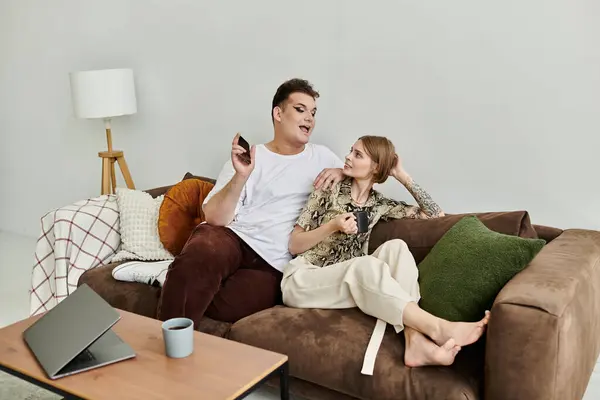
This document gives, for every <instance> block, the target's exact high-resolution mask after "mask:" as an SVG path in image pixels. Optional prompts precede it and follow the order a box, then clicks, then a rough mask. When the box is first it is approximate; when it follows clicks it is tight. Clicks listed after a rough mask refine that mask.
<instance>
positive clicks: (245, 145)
mask: <svg viewBox="0 0 600 400" xmlns="http://www.w3.org/2000/svg"><path fill="white" fill-rule="evenodd" d="M238 144H239V145H240V146H242V147H243V148H244V150H246V152H245V153H243V154H239V155H238V157H239V158H240V160H242V161H243V162H244V163H245V164H250V163H251V159H250V145H249V144H248V142H247V141H246V139H244V138H243V137H242V136H240V137H239V138H238Z"/></svg>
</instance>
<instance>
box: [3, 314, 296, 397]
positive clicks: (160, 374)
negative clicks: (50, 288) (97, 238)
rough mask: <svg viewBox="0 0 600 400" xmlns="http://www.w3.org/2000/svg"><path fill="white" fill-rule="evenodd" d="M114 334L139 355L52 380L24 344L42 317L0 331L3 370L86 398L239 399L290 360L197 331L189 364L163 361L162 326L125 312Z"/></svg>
mask: <svg viewBox="0 0 600 400" xmlns="http://www.w3.org/2000/svg"><path fill="white" fill-rule="evenodd" d="M117 311H118V312H119V313H120V315H121V319H120V320H119V322H117V323H116V324H115V325H114V326H113V328H112V329H113V331H114V332H115V333H116V334H117V335H119V337H120V338H121V339H122V340H123V341H124V342H126V343H127V344H129V345H130V346H131V347H132V348H133V350H134V351H135V353H136V357H135V358H133V359H129V360H125V361H120V362H117V363H114V364H110V365H107V366H104V367H99V368H96V369H93V370H90V371H85V372H81V373H78V374H75V375H71V376H67V377H64V378H59V379H56V380H51V379H48V377H47V375H46V373H45V372H44V370H43V369H42V368H41V367H40V365H39V364H38V362H37V360H36V359H35V357H34V356H33V353H32V352H31V351H30V350H29V347H28V346H27V344H26V343H25V341H24V340H23V331H25V329H26V328H27V327H29V326H30V325H31V324H32V323H33V322H35V321H36V320H37V319H38V318H40V317H41V315H37V316H34V317H31V318H27V319H25V320H22V321H19V322H17V323H15V324H13V325H10V326H7V327H5V328H2V329H0V365H3V366H4V367H7V368H8V369H10V370H13V371H17V372H20V373H22V374H24V375H28V376H30V377H32V378H34V379H36V380H38V381H41V382H44V383H47V384H49V385H51V386H53V387H56V388H58V389H60V390H63V391H65V392H68V393H71V394H74V395H77V396H79V397H82V398H93V399H114V398H115V394H117V393H127V397H128V398H133V399H159V398H161V399H162V398H165V396H167V397H170V398H186V397H189V396H190V394H195V397H196V398H202V399H235V398H236V397H237V396H239V395H241V394H243V393H244V392H245V391H246V390H248V389H250V388H251V387H253V386H254V385H255V384H257V383H258V382H260V381H261V380H262V379H263V378H265V377H266V376H268V375H269V374H270V373H272V372H273V371H275V370H276V369H277V368H279V367H280V366H282V365H283V364H285V362H286V361H287V356H285V355H282V354H278V353H274V352H271V351H267V350H263V349H259V348H256V347H252V346H248V345H245V344H242V343H238V342H235V341H231V340H227V339H223V338H220V337H216V336H212V335H207V334H204V333H201V332H197V331H194V352H193V353H192V355H190V356H189V357H186V358H181V359H173V358H169V357H167V356H166V355H165V349H164V340H163V336H162V328H161V324H162V322H161V321H159V320H155V319H151V318H147V317H143V316H140V315H137V314H133V313H130V312H127V311H123V310H117Z"/></svg>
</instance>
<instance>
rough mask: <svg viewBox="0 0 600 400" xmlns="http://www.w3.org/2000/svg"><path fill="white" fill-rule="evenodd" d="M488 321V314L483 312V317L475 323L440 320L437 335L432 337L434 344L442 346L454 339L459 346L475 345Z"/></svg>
mask: <svg viewBox="0 0 600 400" xmlns="http://www.w3.org/2000/svg"><path fill="white" fill-rule="evenodd" d="M489 320H490V312H489V311H486V312H485V317H483V318H482V319H481V321H477V322H450V321H446V320H441V322H440V326H439V329H438V333H437V334H436V335H434V336H432V339H433V341H434V342H435V343H437V344H438V345H440V346H442V345H443V344H445V343H446V342H447V341H448V340H449V339H454V340H455V342H456V344H457V345H459V346H468V345H470V344H473V343H475V342H476V341H477V340H479V338H480V337H481V335H483V332H484V331H485V327H486V325H487V324H488V322H489Z"/></svg>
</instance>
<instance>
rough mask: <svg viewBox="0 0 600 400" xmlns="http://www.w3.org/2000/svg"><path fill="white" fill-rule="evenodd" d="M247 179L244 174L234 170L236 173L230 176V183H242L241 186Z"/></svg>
mask: <svg viewBox="0 0 600 400" xmlns="http://www.w3.org/2000/svg"><path fill="white" fill-rule="evenodd" d="M247 180H248V177H247V176H244V175H242V174H240V173H239V172H237V171H236V173H235V174H234V175H233V178H231V183H233V184H234V185H242V186H243V185H245V184H246V181H247Z"/></svg>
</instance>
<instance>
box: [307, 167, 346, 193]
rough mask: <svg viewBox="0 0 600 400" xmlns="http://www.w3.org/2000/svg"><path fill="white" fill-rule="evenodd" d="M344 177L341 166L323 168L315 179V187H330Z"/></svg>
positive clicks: (324, 188) (325, 188)
mask: <svg viewBox="0 0 600 400" xmlns="http://www.w3.org/2000/svg"><path fill="white" fill-rule="evenodd" d="M343 179H344V172H343V170H342V169H341V168H325V169H324V170H323V171H321V173H320V174H319V176H317V179H315V183H314V185H315V189H323V190H327V189H331V188H332V187H334V186H335V184H336V183H338V182H341V181H342V180H343Z"/></svg>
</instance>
